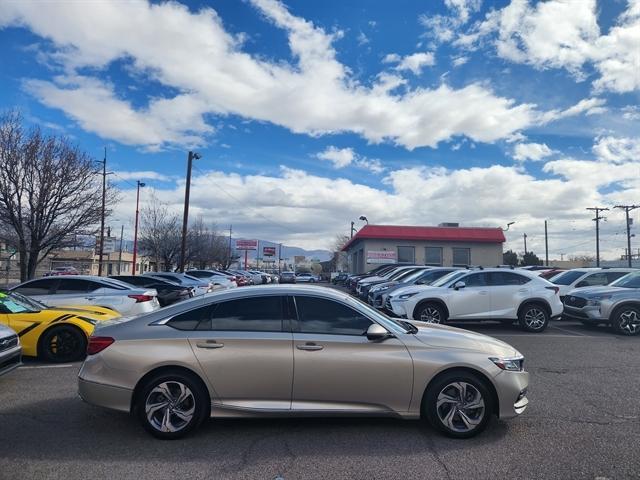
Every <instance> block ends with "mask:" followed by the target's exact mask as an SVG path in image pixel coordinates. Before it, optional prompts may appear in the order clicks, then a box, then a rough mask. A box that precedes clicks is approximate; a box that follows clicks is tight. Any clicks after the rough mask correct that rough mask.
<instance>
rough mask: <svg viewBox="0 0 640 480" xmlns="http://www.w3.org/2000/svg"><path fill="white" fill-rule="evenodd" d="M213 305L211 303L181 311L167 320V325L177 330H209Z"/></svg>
mask: <svg viewBox="0 0 640 480" xmlns="http://www.w3.org/2000/svg"><path fill="white" fill-rule="evenodd" d="M213 307H214V306H213V305H206V306H204V307H200V308H194V309H193V310H189V311H188V312H184V313H181V314H179V315H176V316H175V317H173V318H172V319H171V320H169V321H168V322H167V325H168V326H170V327H173V328H175V329H177V330H209V329H210V327H211V312H212V311H213Z"/></svg>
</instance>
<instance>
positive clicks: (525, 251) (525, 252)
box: [522, 233, 527, 255]
mask: <svg viewBox="0 0 640 480" xmlns="http://www.w3.org/2000/svg"><path fill="white" fill-rule="evenodd" d="M522 235H523V238H524V254H525V255H526V254H527V234H526V233H523V234H522Z"/></svg>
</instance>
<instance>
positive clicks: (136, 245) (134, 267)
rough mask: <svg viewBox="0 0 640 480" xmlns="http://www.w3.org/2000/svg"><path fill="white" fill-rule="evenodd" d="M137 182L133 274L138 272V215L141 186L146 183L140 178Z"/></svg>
mask: <svg viewBox="0 0 640 480" xmlns="http://www.w3.org/2000/svg"><path fill="white" fill-rule="evenodd" d="M137 182H138V190H137V193H136V222H135V227H134V229H133V267H132V270H131V275H135V274H136V260H137V257H138V216H139V213H140V187H144V186H145V184H144V183H142V182H141V181H140V180H138V181H137ZM156 268H158V265H156Z"/></svg>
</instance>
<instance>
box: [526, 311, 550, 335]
mask: <svg viewBox="0 0 640 480" xmlns="http://www.w3.org/2000/svg"><path fill="white" fill-rule="evenodd" d="M546 320H547V316H546V314H545V312H543V311H542V310H541V309H539V308H537V307H533V308H530V309H529V310H527V312H526V313H525V314H524V323H525V325H526V326H527V327H529V328H530V329H532V330H539V329H541V328H543V327H544V325H545V322H546Z"/></svg>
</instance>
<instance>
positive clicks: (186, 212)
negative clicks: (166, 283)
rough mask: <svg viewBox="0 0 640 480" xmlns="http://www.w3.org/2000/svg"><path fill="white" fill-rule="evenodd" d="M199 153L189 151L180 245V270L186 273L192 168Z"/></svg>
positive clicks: (198, 157)
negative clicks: (185, 260) (185, 262)
mask: <svg viewBox="0 0 640 480" xmlns="http://www.w3.org/2000/svg"><path fill="white" fill-rule="evenodd" d="M200 158H202V156H201V155H200V154H199V153H195V152H192V151H189V157H188V158H187V184H186V186H185V189H184V216H183V217H182V245H181V246H180V272H181V273H184V257H185V254H186V251H187V222H188V221H189V193H190V192H191V168H192V167H193V161H194V160H199V159H200Z"/></svg>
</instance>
